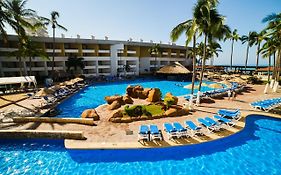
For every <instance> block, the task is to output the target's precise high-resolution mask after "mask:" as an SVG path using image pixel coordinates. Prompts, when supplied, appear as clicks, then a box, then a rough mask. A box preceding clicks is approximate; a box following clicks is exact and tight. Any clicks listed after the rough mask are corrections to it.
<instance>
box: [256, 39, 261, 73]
mask: <svg viewBox="0 0 281 175" xmlns="http://www.w3.org/2000/svg"><path fill="white" fill-rule="evenodd" d="M260 46H261V43H259V44H258V47H257V59H256V70H257V69H258V67H259V59H260V53H259V50H260Z"/></svg>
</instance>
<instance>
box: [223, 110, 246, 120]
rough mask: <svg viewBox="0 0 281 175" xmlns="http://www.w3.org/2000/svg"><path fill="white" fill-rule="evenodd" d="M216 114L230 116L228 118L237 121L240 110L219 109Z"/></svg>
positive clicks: (239, 116)
mask: <svg viewBox="0 0 281 175" xmlns="http://www.w3.org/2000/svg"><path fill="white" fill-rule="evenodd" d="M218 114H219V115H221V116H222V117H226V118H230V119H232V120H236V121H238V120H239V119H240V118H241V112H240V110H239V109H237V110H235V111H230V110H226V109H220V110H218Z"/></svg>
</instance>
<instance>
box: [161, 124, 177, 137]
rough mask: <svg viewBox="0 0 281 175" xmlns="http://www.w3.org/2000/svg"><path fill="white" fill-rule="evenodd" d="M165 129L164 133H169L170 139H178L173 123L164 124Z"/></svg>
mask: <svg viewBox="0 0 281 175" xmlns="http://www.w3.org/2000/svg"><path fill="white" fill-rule="evenodd" d="M163 127H164V131H166V132H167V134H168V138H169V139H172V138H174V137H177V130H176V129H175V128H174V127H173V125H172V124H171V123H164V124H163Z"/></svg>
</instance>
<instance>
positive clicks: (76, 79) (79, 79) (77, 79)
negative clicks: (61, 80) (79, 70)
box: [73, 77, 84, 82]
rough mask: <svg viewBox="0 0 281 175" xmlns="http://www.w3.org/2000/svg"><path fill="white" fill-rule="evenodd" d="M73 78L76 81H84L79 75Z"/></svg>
mask: <svg viewBox="0 0 281 175" xmlns="http://www.w3.org/2000/svg"><path fill="white" fill-rule="evenodd" d="M73 80H74V81H75V82H79V81H84V79H83V78H79V77H77V78H74V79H73Z"/></svg>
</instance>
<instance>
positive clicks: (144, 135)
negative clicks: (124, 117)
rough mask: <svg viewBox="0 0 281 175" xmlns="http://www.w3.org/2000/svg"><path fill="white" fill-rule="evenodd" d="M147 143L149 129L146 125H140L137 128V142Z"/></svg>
mask: <svg viewBox="0 0 281 175" xmlns="http://www.w3.org/2000/svg"><path fill="white" fill-rule="evenodd" d="M141 140H142V141H144V140H146V141H149V129H148V126H147V125H141V126H140V128H139V134H138V141H141Z"/></svg>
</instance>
